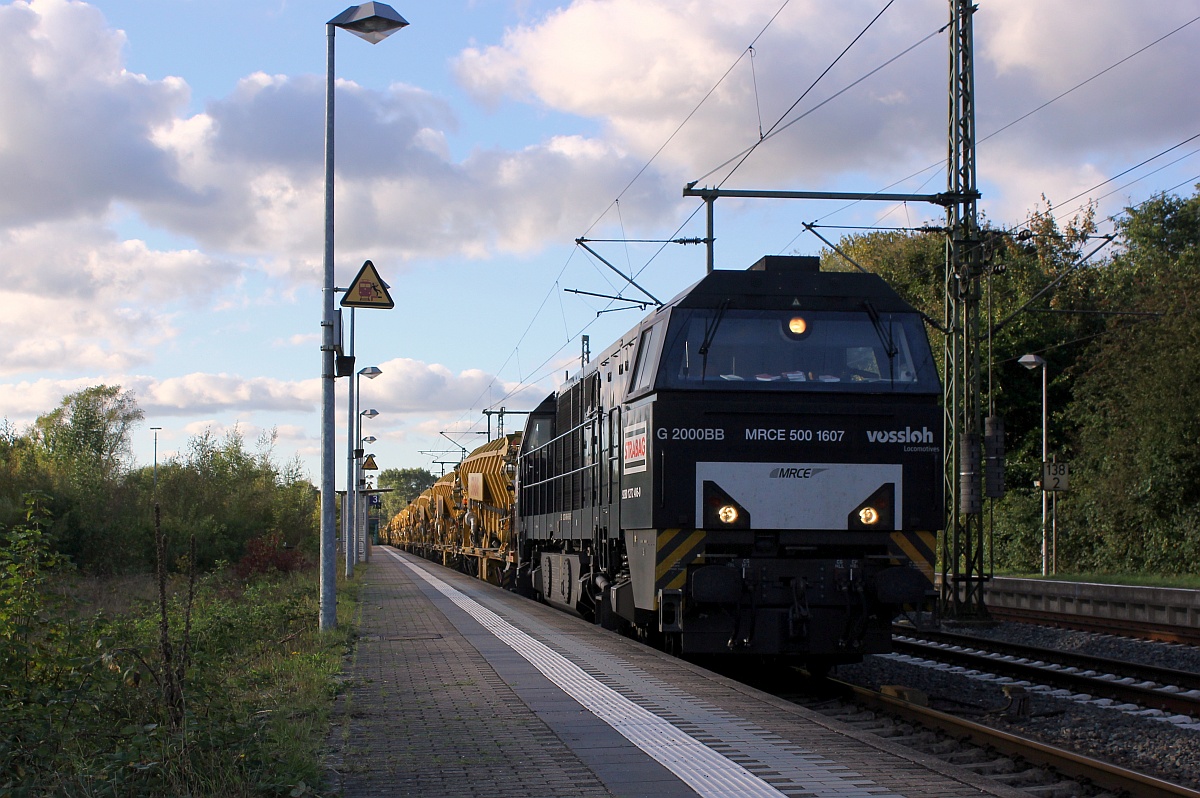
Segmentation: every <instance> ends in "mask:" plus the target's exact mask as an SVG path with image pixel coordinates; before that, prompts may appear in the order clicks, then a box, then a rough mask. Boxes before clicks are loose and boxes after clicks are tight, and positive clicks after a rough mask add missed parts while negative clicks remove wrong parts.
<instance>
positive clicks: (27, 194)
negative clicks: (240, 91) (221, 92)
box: [0, 0, 188, 225]
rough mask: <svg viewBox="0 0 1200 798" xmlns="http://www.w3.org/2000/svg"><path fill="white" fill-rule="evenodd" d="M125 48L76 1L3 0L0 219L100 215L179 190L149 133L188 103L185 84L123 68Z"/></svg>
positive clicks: (0, 10)
mask: <svg viewBox="0 0 1200 798" xmlns="http://www.w3.org/2000/svg"><path fill="white" fill-rule="evenodd" d="M124 44H125V37H124V34H122V33H120V32H118V31H113V30H111V29H109V28H107V27H106V26H105V24H104V20H103V17H102V16H101V14H100V12H99V11H98V10H97V9H96V8H94V7H92V6H88V5H85V4H83V3H78V2H67V0H32V1H31V2H14V3H10V4H7V5H4V6H0V106H3V107H4V108H5V109H6V110H5V113H4V114H3V116H0V185H4V186H6V187H9V189H8V190H6V191H5V192H3V194H2V195H0V224H4V225H12V224H17V225H23V224H30V223H35V222H39V221H45V220H47V219H62V218H69V217H71V216H73V215H75V214H78V213H90V214H98V213H102V212H103V211H104V210H105V209H106V208H107V207H108V206H109V204H110V203H111V202H112V201H113V200H114V199H124V200H129V201H145V200H148V199H152V198H154V197H156V196H161V195H162V194H164V193H172V192H178V191H179V186H178V184H176V183H175V181H174V177H173V168H172V163H171V160H170V158H169V157H167V155H166V154H165V153H164V152H163V151H162V150H160V149H159V148H158V147H157V146H155V145H154V143H153V141H152V136H153V133H154V131H155V130H156V129H157V128H158V127H159V126H160V125H164V124H168V123H170V122H171V120H172V118H173V116H174V114H175V113H176V112H177V111H178V110H179V109H181V108H182V107H183V106H184V104H185V103H186V102H187V101H188V89H187V86H186V85H185V84H184V83H183V81H181V80H179V79H177V78H167V79H164V80H158V81H152V80H148V79H146V78H145V77H144V76H142V75H136V74H133V73H130V72H127V71H126V70H125V69H124V67H123V59H122V52H121V51H122V48H123V46H124ZM12 187H20V190H19V191H14V190H11V188H12Z"/></svg>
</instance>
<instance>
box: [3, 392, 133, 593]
mask: <svg viewBox="0 0 1200 798" xmlns="http://www.w3.org/2000/svg"><path fill="white" fill-rule="evenodd" d="M142 418H143V413H142V411H141V409H140V408H139V407H138V406H137V401H136V399H135V398H134V396H133V394H132V393H131V392H130V391H126V390H123V389H122V388H121V387H120V386H119V385H97V386H93V387H90V388H85V389H83V390H81V391H76V392H75V393H72V394H70V395H68V396H66V397H64V398H63V400H62V402H61V404H60V405H59V406H58V407H57V408H56V409H54V410H53V411H51V412H49V413H47V414H45V415H43V416H40V417H38V419H37V420H36V421H35V422H34V424H33V426H32V427H31V429H30V431H29V435H28V440H29V446H31V447H32V448H33V449H34V450H35V452H36V454H33V453H32V452H30V453H25V454H26V456H25V457H24V459H25V460H26V465H34V466H35V467H36V469H37V473H36V474H31V473H27V476H29V477H31V478H32V482H33V483H34V484H33V485H27V486H26V488H25V489H30V488H32V487H36V488H37V489H41V490H43V491H45V492H46V493H48V494H50V495H51V496H52V499H51V500H50V501H49V502H48V505H49V506H48V510H49V512H50V514H51V515H52V517H53V521H52V522H51V523H50V525H49V534H50V538H51V540H53V541H54V542H55V545H56V548H57V549H58V551H59V552H61V553H63V554H66V555H67V556H69V557H71V559H72V560H73V561H74V562H75V563H76V565H78V566H80V567H81V568H85V569H89V570H95V571H119V570H124V569H127V568H129V567H130V566H131V563H132V562H133V561H134V560H136V559H137V554H138V552H140V551H141V550H142V549H143V548H144V540H143V539H142V538H144V536H145V528H144V526H143V525H141V524H139V518H138V516H139V513H140V504H139V497H138V496H137V495H136V494H135V493H133V492H131V491H130V490H129V489H128V483H127V480H126V477H127V475H128V473H129V468H130V464H131V460H132V455H131V445H130V436H131V434H132V431H133V428H134V427H135V425H136V424H137V423H139V422H140V421H141V420H142ZM29 454H33V456H32V457H30V456H28V455H29Z"/></svg>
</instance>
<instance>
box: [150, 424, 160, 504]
mask: <svg viewBox="0 0 1200 798" xmlns="http://www.w3.org/2000/svg"><path fill="white" fill-rule="evenodd" d="M150 429H152V430H154V501H156V502H157V501H158V431H159V430H160V429H162V427H151V428H150Z"/></svg>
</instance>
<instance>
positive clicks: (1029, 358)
mask: <svg viewBox="0 0 1200 798" xmlns="http://www.w3.org/2000/svg"><path fill="white" fill-rule="evenodd" d="M1017 362H1018V363H1020V364H1021V365H1022V366H1024V367H1025V368H1027V369H1036V368H1040V369H1041V370H1042V473H1041V476H1040V477H1039V482H1038V484H1039V485H1040V486H1041V488H1042V576H1046V575H1047V574H1049V573H1050V562H1049V548H1048V547H1047V545H1046V460H1047V459H1048V453H1047V448H1048V447H1047V445H1046V444H1047V440H1046V361H1045V360H1043V359H1042V358H1040V357H1038V356H1037V355H1032V354H1030V355H1022V356H1021V357H1020V358H1019V359H1018V360H1017Z"/></svg>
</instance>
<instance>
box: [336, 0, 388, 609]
mask: <svg viewBox="0 0 1200 798" xmlns="http://www.w3.org/2000/svg"><path fill="white" fill-rule="evenodd" d="M406 25H408V22H407V21H405V19H404V17H402V16H400V15H399V14H397V13H396V11H395V9H393V8H392V7H391V6H389V5H387V4H386V3H363V4H361V5H357V6H351V7H350V8H347V9H346V10H345V11H343V12H342V13H340V14H338V15H337V16H336V17H334V18H333V19H331V20H329V22H327V23H326V24H325V40H326V45H325V52H326V59H325V61H326V68H325V254H324V261H323V262H324V285H323V289H322V313H321V609H320V628H321V629H322V630H325V629H333V628H334V627H336V626H337V597H336V595H335V592H334V590H335V585H336V583H337V574H336V566H335V565H334V562H335V559H336V557H337V541H336V521H335V519H336V516H335V514H334V506H333V505H334V495H335V487H334V478H335V468H334V451H333V450H334V446H335V445H336V436H335V433H334V428H333V425H334V420H333V415H334V385H335V383H334V380H335V379H336V376H335V375H336V370H335V368H334V354H335V353H334V344H335V341H334V335H333V325H334V313H333V294H334V268H333V87H334V80H333V75H334V69H333V64H334V57H333V53H334V47H333V42H334V34H335V33H336V32H337V29H338V28H343V29H345V30H348V31H350V32H351V33H353V34H354V35H355V36H358V37H359V38H362V39H366V40H367V41H368V42H370V43H371V44H377V43H379V42H381V41H383V40H384V39H385V38H387V37H388V36H390V35H391V34H393V33H395V32H396V31H398V30H400V29H401V28H403V27H404V26H406Z"/></svg>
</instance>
